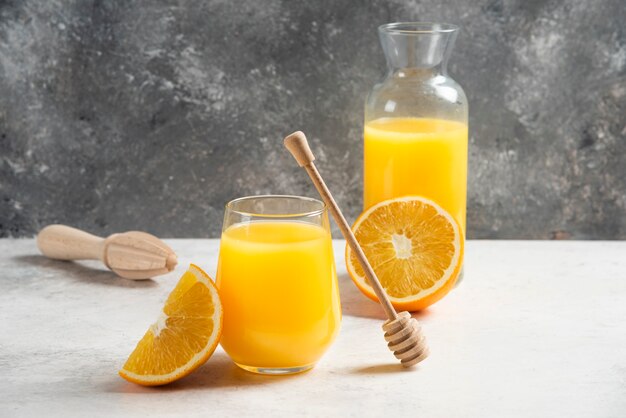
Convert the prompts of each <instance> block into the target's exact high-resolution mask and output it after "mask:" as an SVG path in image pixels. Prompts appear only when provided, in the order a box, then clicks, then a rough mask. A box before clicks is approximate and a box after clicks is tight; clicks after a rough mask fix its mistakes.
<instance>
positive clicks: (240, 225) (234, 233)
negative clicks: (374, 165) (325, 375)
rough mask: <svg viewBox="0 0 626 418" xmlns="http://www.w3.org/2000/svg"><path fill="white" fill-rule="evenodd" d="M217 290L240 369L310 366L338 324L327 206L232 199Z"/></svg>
mask: <svg viewBox="0 0 626 418" xmlns="http://www.w3.org/2000/svg"><path fill="white" fill-rule="evenodd" d="M217 287H218V289H219V292H220V298H221V300H222V306H223V307H224V327H223V331H222V338H221V344H222V347H223V348H224V350H225V351H226V352H227V353H228V355H229V356H230V357H231V358H232V359H233V361H234V362H235V363H236V364H237V365H238V366H239V367H241V368H243V369H245V370H248V371H251V372H255V373H262V374H291V373H299V372H303V371H306V370H309V369H311V368H312V367H313V366H314V365H315V364H316V362H317V361H318V360H319V359H320V357H322V355H323V354H324V352H325V351H326V350H327V349H328V347H329V346H330V345H331V343H332V342H333V340H334V339H335V336H336V335H337V333H338V331H339V326H340V322H341V307H340V302H339V291H338V286H337V275H336V272H335V263H334V259H333V249H332V240H331V234H330V227H329V222H328V214H327V211H326V206H325V205H324V203H322V202H320V201H319V200H316V199H310V198H306V197H298V196H274V195H270V196H251V197H243V198H240V199H235V200H233V201H231V202H229V203H228V204H227V205H226V213H225V216H224V225H223V229H222V239H221V243H220V254H219V261H218V267H217Z"/></svg>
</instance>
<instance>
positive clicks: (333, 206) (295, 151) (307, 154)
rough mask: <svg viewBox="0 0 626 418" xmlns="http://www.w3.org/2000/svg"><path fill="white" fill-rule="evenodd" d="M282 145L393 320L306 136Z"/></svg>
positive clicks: (390, 307)
mask: <svg viewBox="0 0 626 418" xmlns="http://www.w3.org/2000/svg"><path fill="white" fill-rule="evenodd" d="M284 144H285V147H286V148H287V149H288V150H289V152H290V153H291V155H293V157H294V158H295V159H296V161H297V162H298V164H299V165H300V167H304V169H305V170H306V172H307V174H308V175H309V177H310V178H311V180H312V181H313V184H314V185H315V188H316V189H317V191H318V192H319V194H320V196H321V197H322V200H324V202H325V203H326V205H327V206H328V208H329V209H330V213H331V214H332V215H333V218H335V222H337V225H338V226H339V229H340V230H341V233H342V234H343V236H344V238H345V239H346V241H347V242H348V245H349V246H350V248H351V249H352V251H353V252H354V255H355V256H356V258H357V260H358V261H359V264H361V267H363V270H364V271H365V276H366V277H367V279H368V280H369V282H370V284H371V285H372V288H373V289H374V292H375V293H376V296H377V297H378V300H379V301H380V303H381V305H382V307H383V309H384V310H385V313H386V314H387V317H388V318H389V319H390V320H395V319H396V318H397V313H396V310H395V309H394V308H393V305H392V304H391V302H390V301H389V297H388V296H387V294H386V293H385V290H384V289H383V287H382V286H381V284H380V281H379V280H378V277H376V273H374V269H373V268H372V266H371V265H370V263H369V261H367V258H366V257H365V253H364V252H363V250H362V249H361V246H360V245H359V243H358V242H357V240H356V237H355V236H354V234H353V233H352V229H350V225H349V224H348V221H346V218H344V216H343V214H342V213H341V210H340V209H339V206H338V205H337V202H335V199H333V196H332V195H331V194H330V190H328V187H327V186H326V183H324V180H323V179H322V176H321V175H320V173H319V171H317V167H315V164H314V163H313V161H315V156H314V155H313V152H312V151H311V148H310V147H309V143H308V142H307V140H306V136H305V135H304V133H302V132H301V131H297V132H294V133H292V134H291V135H289V136H287V137H286V138H285V141H284Z"/></svg>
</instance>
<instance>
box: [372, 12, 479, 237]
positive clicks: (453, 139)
mask: <svg viewBox="0 0 626 418" xmlns="http://www.w3.org/2000/svg"><path fill="white" fill-rule="evenodd" d="M457 32H458V27H457V26H454V25H450V24H445V23H426V22H417V23H390V24H386V25H382V26H380V27H379V28H378V34H379V37H380V42H381V44H382V47H383V51H384V53H385V58H386V59H387V65H388V69H389V70H388V72H387V74H386V76H385V78H384V80H382V82H380V83H379V84H376V85H375V86H374V88H373V89H372V91H371V92H370V93H369V95H368V97H367V100H366V104H365V128H364V187H363V191H364V195H363V202H364V206H365V208H368V207H370V206H372V205H374V204H376V203H378V202H380V201H382V200H386V199H391V198H395V197H400V196H406V195H419V196H424V197H426V198H429V199H431V200H434V201H435V202H437V203H438V204H439V205H440V206H441V207H443V208H444V209H445V210H447V211H448V212H449V213H450V214H452V216H454V218H455V219H456V220H457V221H458V223H459V225H460V226H461V229H462V230H463V231H464V232H465V210H466V199H467V197H466V196H467V143H468V129H467V114H468V106H467V98H466V96H465V93H464V92H463V89H462V88H461V86H460V85H459V84H458V83H457V82H456V81H454V80H453V79H452V78H451V77H450V76H449V75H448V73H447V72H446V65H447V62H448V58H449V56H450V52H451V51H452V48H453V45H454V41H455V39H456V35H457Z"/></svg>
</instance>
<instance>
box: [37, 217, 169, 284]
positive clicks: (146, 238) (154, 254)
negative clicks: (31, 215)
mask: <svg viewBox="0 0 626 418" xmlns="http://www.w3.org/2000/svg"><path fill="white" fill-rule="evenodd" d="M37 246H38V247H39V250H40V251H41V253H42V254H43V255H45V256H46V257H48V258H53V259H55V260H100V261H102V262H103V263H104V265H105V266H107V267H108V268H109V269H111V270H113V272H115V273H116V274H117V275H118V276H121V277H124V278H125V279H132V280H142V279H148V278H150V277H154V276H159V275H161V274H165V273H169V272H170V271H172V270H173V269H174V267H176V264H177V262H178V260H177V258H176V254H175V253H174V251H173V250H172V249H171V248H170V247H168V246H167V245H166V244H165V243H164V242H163V241H161V240H160V239H158V238H157V237H155V236H154V235H151V234H148V233H146V232H141V231H128V232H123V233H119V234H113V235H110V236H109V237H107V238H100V237H97V236H95V235H92V234H90V233H88V232H85V231H81V230H80V229H76V228H72V227H70V226H66V225H48V226H47V227H45V228H44V229H42V230H41V231H39V234H37Z"/></svg>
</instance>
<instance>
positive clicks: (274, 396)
mask: <svg viewBox="0 0 626 418" xmlns="http://www.w3.org/2000/svg"><path fill="white" fill-rule="evenodd" d="M169 243H170V244H171V245H172V247H173V248H174V249H175V250H176V251H177V253H178V254H179V258H180V261H181V264H180V265H179V267H178V269H177V271H176V272H175V273H173V274H170V275H168V276H164V277H161V278H158V279H156V280H153V281H146V282H132V281H127V280H124V279H118V278H116V277H115V276H113V275H112V274H111V273H108V272H106V271H101V270H100V271H98V270H92V269H90V268H88V267H85V265H87V264H86V263H83V264H75V263H63V262H55V261H49V260H46V259H44V258H42V257H40V256H38V255H37V250H36V247H35V244H34V241H33V240H8V239H4V240H0V254H1V255H0V272H1V274H0V307H1V308H2V321H0V377H1V379H0V416H2V417H12V416H46V417H56V416H58V417H74V416H76V417H98V416H123V417H133V416H185V417H194V416H203V417H208V416H252V415H255V416H300V415H302V416H341V417H347V416H354V417H368V416H372V417H380V416H389V417H392V416H393V417H402V416H407V417H409V416H410V417H446V418H451V417H517V416H520V417H521V416H524V417H529V416H530V417H534V418H537V417H568V418H574V417H625V416H626V323H625V321H626V242H536V241H535V242H515V241H500V242H495V241H472V242H469V243H468V246H467V258H466V275H465V280H464V282H463V283H462V284H461V286H460V287H458V288H457V289H455V290H454V291H453V292H452V293H451V294H450V295H448V297H446V298H445V299H444V300H442V301H441V302H439V303H438V304H437V305H435V306H433V307H432V308H431V309H430V310H429V311H428V312H425V313H422V314H419V315H418V318H419V319H420V320H421V321H422V324H423V327H424V330H425V333H426V335H427V337H428V340H429V343H430V346H431V351H432V354H431V357H430V358H429V359H427V360H426V361H425V362H424V363H422V365H421V366H420V367H419V368H418V369H416V370H414V371H405V370H402V369H401V368H400V367H399V366H398V365H397V364H396V363H395V361H394V358H393V357H392V355H391V353H389V352H388V351H387V348H386V347H385V344H384V341H383V339H382V334H381V331H380V324H381V318H382V315H381V311H380V309H379V308H378V306H377V305H376V304H374V303H373V302H370V301H369V300H368V299H366V298H365V297H363V296H361V294H360V293H359V292H358V291H357V290H356V289H355V288H354V287H353V285H352V283H351V282H350V280H349V278H348V277H347V275H346V274H345V268H344V267H343V255H342V253H343V242H340V241H338V242H336V257H337V261H338V270H339V273H340V282H341V296H342V302H343V313H344V317H343V324H342V330H341V333H340V335H339V337H338V339H337V341H336V343H335V344H334V345H333V347H332V348H331V350H330V351H329V352H328V353H327V355H326V356H325V357H324V358H323V360H322V361H321V362H320V363H319V364H318V366H317V367H316V368H315V369H314V370H313V371H311V372H309V373H306V374H303V375H297V376H292V377H264V376H257V375H253V374H249V373H247V372H244V371H242V370H239V369H238V368H237V367H236V366H234V365H233V364H232V363H231V361H230V360H229V359H228V357H227V356H226V355H225V354H224V352H223V351H222V350H221V349H219V348H218V350H217V351H216V353H215V354H214V356H213V357H212V358H211V359H210V360H209V361H208V362H207V363H206V364H205V365H204V366H203V367H202V368H200V369H199V370H198V371H196V372H195V373H194V374H193V375H191V376H189V377H187V378H185V379H183V380H181V381H179V382H176V383H174V384H171V385H169V386H167V387H162V388H143V387H140V386H136V385H133V384H131V383H127V382H126V381H124V380H122V379H121V378H119V377H118V375H117V370H118V369H119V367H120V366H121V365H122V364H123V363H124V361H125V359H126V357H127V355H128V354H129V353H130V351H131V350H132V349H133V347H134V345H135V343H136V342H137V340H138V338H140V337H141V336H142V335H143V333H144V331H145V330H146V328H147V327H148V326H149V325H150V324H151V323H152V322H153V321H154V319H155V318H156V317H157V316H158V313H159V310H160V308H161V305H162V303H163V301H164V299H165V297H166V296H167V294H168V293H169V291H170V290H171V288H172V287H173V286H174V284H175V282H176V280H177V276H178V275H179V274H180V273H181V271H182V270H183V268H184V267H185V266H186V264H187V263H189V262H192V261H193V262H194V263H197V264H199V265H200V266H202V267H203V268H205V269H206V270H207V272H209V273H210V274H214V272H215V267H216V261H217V241H216V240H171V241H169ZM89 265H91V264H89Z"/></svg>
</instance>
